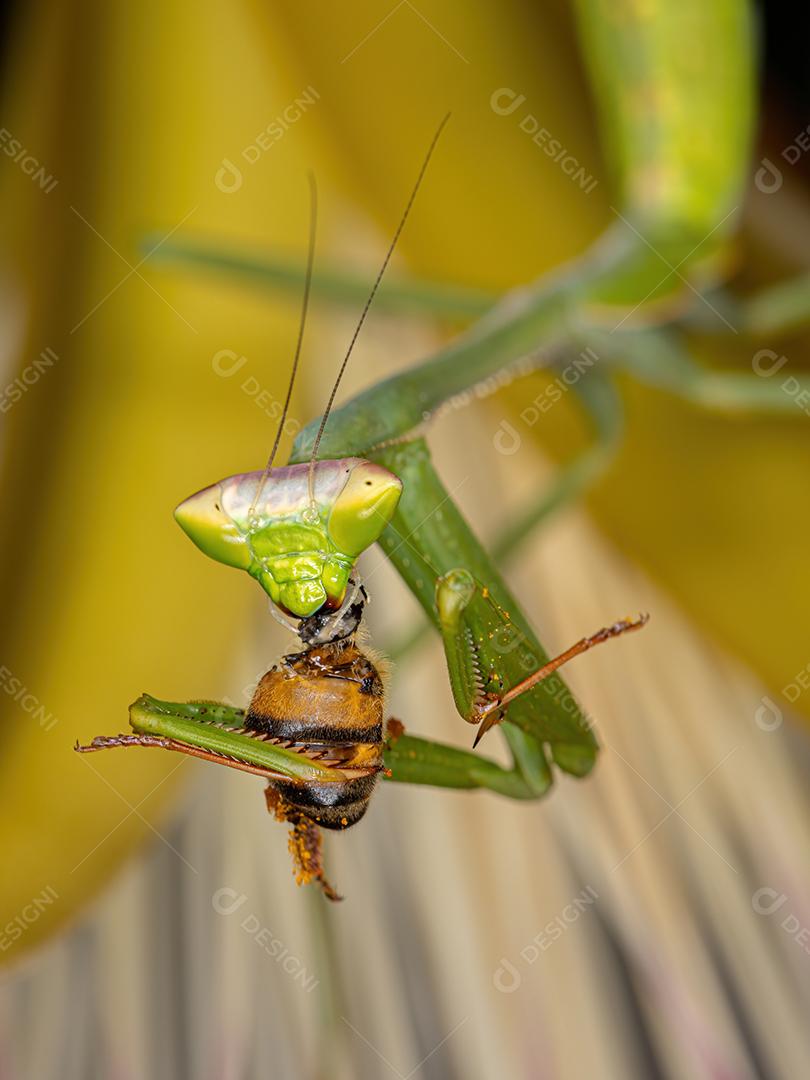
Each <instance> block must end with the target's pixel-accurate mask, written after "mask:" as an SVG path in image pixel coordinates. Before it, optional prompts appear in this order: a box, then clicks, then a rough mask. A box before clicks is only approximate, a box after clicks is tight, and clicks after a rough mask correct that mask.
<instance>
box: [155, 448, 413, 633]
mask: <svg viewBox="0 0 810 1080" xmlns="http://www.w3.org/2000/svg"><path fill="white" fill-rule="evenodd" d="M308 473H309V466H308V465H306V464H304V465H291V466H287V467H286V468H279V469H275V470H273V472H272V473H271V474H270V476H269V477H264V474H262V473H261V472H252V473H240V474H238V475H236V476H230V477H227V478H226V479H225V480H221V481H219V483H216V484H212V485H211V486H210V487H207V488H203V490H202V491H199V492H197V493H196V494H195V495H191V496H190V497H189V498H188V499H185V500H184V501H183V502H182V503H180V505H179V506H178V507H177V509H176V510H175V512H174V516H175V519H176V520H177V522H178V524H179V525H180V527H181V528H182V529H183V531H184V532H185V533H186V534H187V535H188V536H189V537H190V538H191V539H192V540H193V541H194V543H195V544H196V545H197V547H198V548H200V550H201V551H203V552H205V554H206V555H208V556H209V557H210V558H212V559H216V560H217V562H221V563H224V564H225V565H226V566H235V567H238V568H239V569H242V570H247V571H248V573H249V574H250V575H251V576H252V577H255V578H256V579H257V580H258V581H259V583H260V584H261V585H262V588H263V589H264V590H265V592H266V593H267V594H268V595H269V596H270V598H271V599H272V600H273V601H274V603H276V604H277V605H278V606H279V607H281V608H283V609H284V610H285V611H287V612H289V613H290V614H291V615H294V616H296V617H297V618H306V617H307V616H309V615H312V614H314V613H315V612H316V611H318V610H319V609H320V608H321V607H323V605H324V604H326V605H328V606H329V607H330V608H337V607H340V604H341V603H342V601H343V598H344V595H345V592H346V586H347V583H348V579H349V575H350V573H351V571H352V568H353V566H354V563H355V561H356V560H357V558H358V556H359V555H360V554H361V553H362V552H363V551H365V550H366V548H368V547H370V546H371V544H373V543H374V542H375V541H376V540H378V539H379V537H380V534H381V533H382V531H383V529H384V528H385V527H386V525H387V524H388V523H389V522H390V520H391V518H392V517H393V515H394V511H395V510H396V506H397V502H398V501H399V496H400V493H401V491H402V482H401V481H400V480H399V478H398V477H397V476H395V475H394V474H393V473H391V472H389V471H388V470H387V469H384V468H383V467H382V466H380V465H376V464H374V463H373V462H371V461H365V460H363V459H361V458H346V459H342V460H335V461H319V462H317V463H316V465H315V469H314V485H313V500H312V501H310V497H309V486H308Z"/></svg>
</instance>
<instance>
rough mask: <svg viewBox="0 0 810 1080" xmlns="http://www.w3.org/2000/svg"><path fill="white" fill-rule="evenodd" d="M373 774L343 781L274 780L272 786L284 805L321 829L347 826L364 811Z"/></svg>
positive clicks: (374, 776) (371, 785)
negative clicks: (306, 781)
mask: <svg viewBox="0 0 810 1080" xmlns="http://www.w3.org/2000/svg"><path fill="white" fill-rule="evenodd" d="M376 782H377V774H376V773H372V774H371V775H370V776H358V777H354V778H353V779H347V780H344V781H334V780H333V781H330V782H328V783H320V782H317V781H314V782H313V781H310V782H309V783H307V784H300V783H295V782H292V781H290V782H288V781H284V780H276V781H274V782H273V787H274V788H275V789H276V790H277V791H278V792H279V794H280V795H282V797H283V798H284V801H285V802H286V803H287V804H288V806H293V807H295V808H296V809H298V810H300V811H301V813H302V814H304V815H305V817H307V818H309V820H310V821H313V822H315V824H316V825H320V826H321V827H322V828H324V829H348V828H349V826H350V825H354V824H356V822H358V821H359V820H360V818H361V817H362V816H363V814H365V812H366V810H367V808H368V804H369V799H370V798H371V793H372V791H373V790H374V785H375V784H376Z"/></svg>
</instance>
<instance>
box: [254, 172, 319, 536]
mask: <svg viewBox="0 0 810 1080" xmlns="http://www.w3.org/2000/svg"><path fill="white" fill-rule="evenodd" d="M307 179H308V180H309V251H308V253H307V270H306V277H305V279H304V298H303V301H302V303H301V321H300V323H299V326H298V341H297V342H296V345H295V356H294V357H293V366H292V371H291V372H290V381H289V383H288V385H287V397H286V399H285V401H284V408H283V409H282V412H281V419H280V420H279V422H278V430H277V431H276V438H275V441H274V443H273V449H272V450H271V451H270V457H269V458H268V459H267V464H266V465H265V467H264V472H263V473H262V478H261V481H260V483H259V486H258V488H257V489H256V494H255V495H254V496H253V502H252V503H251V504H250V510H249V511H248V520H249V521H250V520H252V519H253V518H254V516H255V513H256V506H257V505H258V503H259V500H260V499H261V497H262V492H263V491H264V487H265V484H266V483H267V478H268V477H269V475H270V473H271V472H272V470H273V462H274V461H275V458H276V453H277V452H278V445H279V443H280V442H281V435H282V433H283V431H284V424H285V422H286V420H287V413H288V412H289V409H290V399H291V398H292V392H293V386H294V385H295V376H296V374H297V372H298V361H299V359H300V357H301V344H302V342H303V340H304V327H305V326H306V322H307V311H308V309H309V294H310V291H311V288H312V267H313V265H314V263H315V234H316V232H317V227H318V187H317V185H316V183H315V176H314V174H313V173H311V172H310V173H307Z"/></svg>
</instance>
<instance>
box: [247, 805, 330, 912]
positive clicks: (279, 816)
mask: <svg viewBox="0 0 810 1080" xmlns="http://www.w3.org/2000/svg"><path fill="white" fill-rule="evenodd" d="M264 798H265V802H266V803H267V809H268V811H269V812H270V813H271V814H273V815H274V817H275V818H276V820H277V821H286V822H287V823H288V824H289V825H291V826H292V828H291V830H290V838H289V841H288V844H287V846H288V848H289V851H290V854H291V855H292V860H293V874H294V875H295V881H296V884H298V885H309V884H310V882H312V881H317V882H318V884H319V885H320V887H321V889H323V892H324V895H325V896H326V898H327V900H342V899H343V897H342V896H341V895H340V894H339V893H338V892H337V891H336V889H335V888H334V887H333V886H332V885H331V884H330V883H329V881H328V880H327V878H326V875H325V874H324V869H323V862H322V855H321V847H322V838H321V830H320V829H319V828H318V826H317V825H316V824H315V822H314V821H311V820H310V819H309V818H308V817H306V815H305V814H302V813H301V812H300V810H298V809H296V808H294V807H292V806H290V804H289V803H288V802H287V801H286V799H285V798H284V797H283V796H282V794H281V793H280V792H279V791H277V790H276V788H274V787H273V785H272V784H268V785H267V787H266V788H265V789H264Z"/></svg>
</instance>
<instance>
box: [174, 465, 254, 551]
mask: <svg viewBox="0 0 810 1080" xmlns="http://www.w3.org/2000/svg"><path fill="white" fill-rule="evenodd" d="M222 503H223V498H222V485H221V484H212V485H211V486H210V487H207V488H203V490H202V491H198V492H197V493H196V494H194V495H190V496H189V497H188V498H187V499H184V500H183V502H181V503H180V505H179V506H178V507H177V509H176V510H175V512H174V518H175V521H176V522H177V524H178V525H179V526H180V528H181V529H182V530H183V532H184V533H185V534H186V535H187V536H188V537H189V538H190V539H191V540H193V541H194V543H195V544H196V545H197V547H198V548H199V549H200V551H202V552H204V553H205V554H206V555H208V556H209V557H210V558H212V559H216V560H217V562H221V563H225V564H226V566H236V567H238V568H239V569H240V570H247V569H248V567H249V566H250V551H249V550H248V545H247V542H246V540H245V537H244V534H243V533H242V532H241V531H240V530H239V529H238V528H237V526H236V524H235V522H234V521H233V520H232V519H231V518H230V517H229V516H228V515H227V514H226V513H225V511H224V509H223V506H222Z"/></svg>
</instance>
